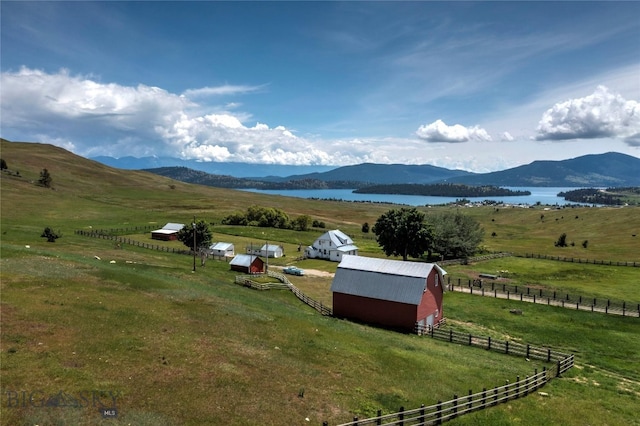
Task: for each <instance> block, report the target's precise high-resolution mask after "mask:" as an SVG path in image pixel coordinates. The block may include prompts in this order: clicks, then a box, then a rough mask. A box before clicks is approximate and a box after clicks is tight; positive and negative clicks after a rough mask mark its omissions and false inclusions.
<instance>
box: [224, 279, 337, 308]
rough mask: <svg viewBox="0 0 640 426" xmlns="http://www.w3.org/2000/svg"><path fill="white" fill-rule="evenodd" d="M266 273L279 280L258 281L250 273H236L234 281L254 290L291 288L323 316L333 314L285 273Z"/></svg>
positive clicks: (299, 297)
mask: <svg viewBox="0 0 640 426" xmlns="http://www.w3.org/2000/svg"><path fill="white" fill-rule="evenodd" d="M267 275H268V276H270V277H272V278H275V279H277V280H278V281H280V282H277V283H258V282H256V281H253V280H252V278H254V277H252V276H251V275H238V276H236V279H235V282H236V283H237V284H241V285H243V286H245V287H249V288H252V289H255V290H273V289H278V290H283V289H286V290H291V292H292V293H293V294H294V295H295V296H296V297H297V298H298V299H300V300H301V301H302V302H303V303H305V304H307V305H309V306H311V307H312V308H313V309H315V310H316V311H318V312H320V314H322V315H324V316H333V310H332V309H331V308H330V307H328V306H326V305H323V304H322V303H321V302H318V301H317V300H315V299H312V298H311V297H309V296H307V295H306V294H304V293H303V292H302V291H300V289H299V288H298V287H296V286H295V285H293V284H292V283H291V281H289V279H288V278H287V276H286V275H284V274H281V273H279V272H273V271H267Z"/></svg>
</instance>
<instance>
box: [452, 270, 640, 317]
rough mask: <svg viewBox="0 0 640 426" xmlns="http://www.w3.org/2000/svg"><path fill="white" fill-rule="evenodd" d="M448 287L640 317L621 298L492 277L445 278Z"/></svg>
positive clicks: (639, 306) (634, 305)
mask: <svg viewBox="0 0 640 426" xmlns="http://www.w3.org/2000/svg"><path fill="white" fill-rule="evenodd" d="M447 289H448V290H449V291H463V292H465V293H471V294H476V295H481V296H489V297H494V298H500V299H507V300H519V301H521V302H531V303H538V304H543V305H549V306H560V307H563V308H571V309H576V310H583V311H591V312H603V313H605V314H614V315H622V316H632V317H640V303H638V302H628V301H624V300H614V299H605V298H597V297H593V298H592V297H586V296H578V295H571V294H569V293H560V292H558V291H551V290H543V289H541V288H533V289H532V288H531V287H528V286H522V285H509V284H505V283H499V282H495V281H493V280H467V281H466V282H464V281H462V280H461V279H458V280H457V283H455V282H454V283H452V282H451V277H449V278H448V280H447Z"/></svg>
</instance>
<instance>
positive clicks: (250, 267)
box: [229, 254, 264, 274]
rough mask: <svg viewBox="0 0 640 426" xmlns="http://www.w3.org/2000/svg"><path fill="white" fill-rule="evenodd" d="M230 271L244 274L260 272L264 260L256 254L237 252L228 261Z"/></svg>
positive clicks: (262, 270)
mask: <svg viewBox="0 0 640 426" xmlns="http://www.w3.org/2000/svg"><path fill="white" fill-rule="evenodd" d="M229 265H230V266H231V270H232V271H238V272H242V273H245V274H261V273H263V272H264V261H263V260H262V259H261V258H259V257H258V256H253V255H251V254H237V255H236V257H234V258H233V260H231V262H229Z"/></svg>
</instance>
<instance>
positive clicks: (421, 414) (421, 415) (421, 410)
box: [418, 404, 424, 425]
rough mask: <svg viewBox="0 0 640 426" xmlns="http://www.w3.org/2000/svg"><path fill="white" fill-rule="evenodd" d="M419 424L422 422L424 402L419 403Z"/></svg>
mask: <svg viewBox="0 0 640 426" xmlns="http://www.w3.org/2000/svg"><path fill="white" fill-rule="evenodd" d="M418 421H419V422H420V424H421V425H423V424H424V404H421V405H420V418H419V419H418Z"/></svg>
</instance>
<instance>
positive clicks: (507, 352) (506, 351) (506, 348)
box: [504, 340, 509, 355]
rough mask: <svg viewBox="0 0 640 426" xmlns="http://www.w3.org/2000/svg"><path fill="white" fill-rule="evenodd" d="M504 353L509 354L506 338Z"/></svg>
mask: <svg viewBox="0 0 640 426" xmlns="http://www.w3.org/2000/svg"><path fill="white" fill-rule="evenodd" d="M504 353H506V354H507V355H508V354H509V341H508V340H505V341H504Z"/></svg>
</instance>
